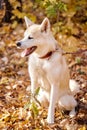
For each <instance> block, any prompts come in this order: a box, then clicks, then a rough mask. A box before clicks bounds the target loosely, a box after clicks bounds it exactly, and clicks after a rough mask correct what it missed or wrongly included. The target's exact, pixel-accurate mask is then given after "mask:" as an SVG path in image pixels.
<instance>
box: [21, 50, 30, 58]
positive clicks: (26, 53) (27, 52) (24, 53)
mask: <svg viewBox="0 0 87 130" xmlns="http://www.w3.org/2000/svg"><path fill="white" fill-rule="evenodd" d="M28 55H29V50H28V49H25V50H24V51H23V52H22V53H21V57H25V56H28Z"/></svg>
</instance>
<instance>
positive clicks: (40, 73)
mask: <svg viewBox="0 0 87 130" xmlns="http://www.w3.org/2000/svg"><path fill="white" fill-rule="evenodd" d="M45 64H46V62H45V60H40V59H39V58H37V57H35V56H31V57H30V58H29V73H30V75H31V78H33V77H34V78H35V79H36V80H37V82H38V84H40V86H41V87H42V88H44V89H46V90H48V91H49V90H50V84H49V81H48V78H47V72H46V69H45V68H44V65H45Z"/></svg>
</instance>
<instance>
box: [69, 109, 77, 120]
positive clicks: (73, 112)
mask: <svg viewBox="0 0 87 130" xmlns="http://www.w3.org/2000/svg"><path fill="white" fill-rule="evenodd" d="M75 115H76V112H75V108H74V109H72V111H70V113H69V116H70V117H71V118H73V117H74V116H75Z"/></svg>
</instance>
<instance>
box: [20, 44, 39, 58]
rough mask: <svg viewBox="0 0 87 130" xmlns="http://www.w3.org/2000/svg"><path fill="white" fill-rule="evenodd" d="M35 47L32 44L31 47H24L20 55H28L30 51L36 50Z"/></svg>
mask: <svg viewBox="0 0 87 130" xmlns="http://www.w3.org/2000/svg"><path fill="white" fill-rule="evenodd" d="M36 48H37V46H32V47H30V48H27V49H25V50H24V51H23V52H22V54H21V56H22V57H25V56H28V55H30V54H31V53H33V52H34V51H35V50H36Z"/></svg>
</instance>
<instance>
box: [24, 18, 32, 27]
mask: <svg viewBox="0 0 87 130" xmlns="http://www.w3.org/2000/svg"><path fill="white" fill-rule="evenodd" d="M24 20H25V23H26V26H27V27H29V26H31V25H32V24H34V23H33V22H32V21H31V20H30V19H28V17H26V16H25V17H24Z"/></svg>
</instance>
